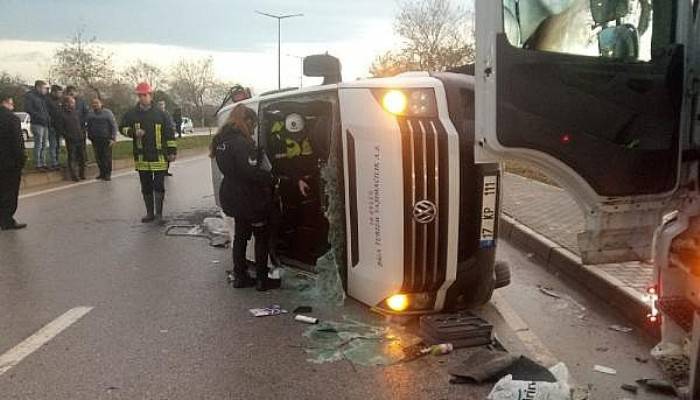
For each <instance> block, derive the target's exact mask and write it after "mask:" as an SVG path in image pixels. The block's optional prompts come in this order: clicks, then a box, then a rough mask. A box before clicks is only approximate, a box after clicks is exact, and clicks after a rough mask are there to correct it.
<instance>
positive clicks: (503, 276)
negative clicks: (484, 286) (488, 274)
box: [494, 261, 510, 289]
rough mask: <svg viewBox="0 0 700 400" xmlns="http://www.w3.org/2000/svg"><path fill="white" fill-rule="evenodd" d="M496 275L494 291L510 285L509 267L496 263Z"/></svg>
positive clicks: (501, 262)
mask: <svg viewBox="0 0 700 400" xmlns="http://www.w3.org/2000/svg"><path fill="white" fill-rule="evenodd" d="M494 270H495V271H494V274H495V275H496V289H500V288H502V287H506V286H508V285H510V265H508V264H507V263H505V262H503V261H498V262H496V265H495V268H494Z"/></svg>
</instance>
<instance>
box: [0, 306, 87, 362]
mask: <svg viewBox="0 0 700 400" xmlns="http://www.w3.org/2000/svg"><path fill="white" fill-rule="evenodd" d="M92 309H93V307H76V308H73V309H70V310H68V311H66V312H65V313H64V314H63V315H61V316H60V317H58V318H56V319H55V320H53V321H51V322H49V323H48V324H47V325H46V326H44V327H43V328H41V329H39V330H38V331H37V332H36V333H35V334H33V335H32V336H30V337H28V338H26V339H25V340H24V341H23V342H22V343H20V344H18V345H17V346H15V347H13V348H12V349H10V350H9V351H7V352H6V353H5V354H3V355H0V375H2V374H4V373H5V372H7V371H9V370H10V369H12V367H14V366H16V365H17V364H19V363H20V362H21V361H22V360H24V359H25V358H26V357H27V356H29V355H30V354H32V353H33V352H35V351H37V350H39V348H41V346H43V345H45V344H46V343H48V342H49V341H51V339H53V338H55V337H56V336H58V334H59V333H61V332H63V331H64V330H65V329H66V328H68V327H69V326H71V325H73V324H74V323H76V322H78V320H80V318H82V317H84V316H85V315H86V314H87V313H89V312H90V311H92Z"/></svg>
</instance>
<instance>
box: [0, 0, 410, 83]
mask: <svg viewBox="0 0 700 400" xmlns="http://www.w3.org/2000/svg"><path fill="white" fill-rule="evenodd" d="M397 8H398V7H397V2H396V1H395V0H247V1H246V0H198V1H180V0H172V1H168V0H140V1H136V0H0V10H2V11H1V12H0V70H5V71H8V72H10V73H12V74H20V75H21V76H22V77H24V78H25V79H27V80H29V81H33V80H35V79H38V78H43V77H44V76H43V75H46V72H47V71H48V68H49V66H50V63H51V59H50V57H51V54H52V53H53V51H54V50H55V49H56V48H57V47H58V46H60V44H61V43H62V42H65V41H66V40H68V39H69V38H70V37H71V35H72V34H73V33H74V32H75V31H76V29H78V27H81V26H82V27H84V29H85V31H86V33H87V34H88V35H90V36H93V35H94V36H96V37H97V39H98V41H99V42H100V43H101V44H102V45H103V47H105V48H106V49H107V50H108V51H110V52H111V53H113V54H114V59H115V64H116V65H117V67H123V66H124V65H126V64H128V63H129V62H131V61H133V60H134V59H136V58H141V59H144V60H146V61H149V62H152V63H155V64H159V65H160V66H162V67H166V66H168V65H170V64H172V63H173V62H175V61H177V59H179V58H181V57H185V58H194V57H202V56H209V55H210V56H212V57H214V60H215V65H216V71H217V75H218V76H219V78H221V79H225V80H231V81H240V82H242V83H244V84H249V85H253V86H254V87H256V89H258V90H267V89H270V88H275V87H276V85H277V77H276V71H277V60H276V56H277V53H276V51H277V48H276V46H277V23H276V21H275V20H273V19H271V18H266V17H263V16H260V15H257V14H255V10H260V11H264V12H268V13H272V14H293V13H303V14H304V16H303V17H300V18H292V19H289V20H285V21H282V41H283V45H282V55H283V60H282V69H283V78H282V80H283V86H292V85H298V81H299V70H300V67H299V60H298V59H295V58H294V57H291V56H285V55H286V54H292V55H299V56H303V55H308V54H313V53H319V52H325V51H328V52H329V53H331V54H333V55H336V56H338V57H339V58H340V59H341V62H342V63H343V72H344V78H345V79H346V80H350V79H355V78H357V77H364V76H367V71H368V68H369V65H370V64H371V62H372V60H373V58H374V56H376V55H377V54H379V53H381V52H383V51H385V50H388V49H390V48H392V47H393V46H394V45H395V44H396V42H397V40H396V38H395V37H394V36H393V34H392V21H393V18H394V15H395V13H396V11H397Z"/></svg>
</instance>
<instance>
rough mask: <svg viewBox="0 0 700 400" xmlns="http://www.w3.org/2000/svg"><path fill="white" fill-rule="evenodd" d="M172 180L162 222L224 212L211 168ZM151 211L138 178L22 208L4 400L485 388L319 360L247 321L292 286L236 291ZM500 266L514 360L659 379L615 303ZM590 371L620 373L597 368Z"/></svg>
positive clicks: (353, 395) (608, 388)
mask: <svg viewBox="0 0 700 400" xmlns="http://www.w3.org/2000/svg"><path fill="white" fill-rule="evenodd" d="M172 171H173V172H174V175H175V176H174V177H173V178H169V179H168V181H167V190H168V193H167V204H166V209H167V213H168V214H170V216H171V217H172V216H176V217H177V218H180V219H184V220H188V219H189V220H193V221H197V220H201V217H202V216H203V215H207V214H211V213H213V209H214V200H213V196H212V189H211V187H210V173H209V162H208V160H207V159H202V158H198V159H193V160H183V161H179V162H177V163H175V164H174V165H173V167H172ZM142 208H143V206H142V204H141V200H140V194H139V186H138V182H137V178H136V176H135V175H134V174H133V173H131V172H125V173H121V174H116V176H115V178H114V180H113V181H112V182H111V183H105V182H87V183H82V184H77V185H71V186H67V187H63V188H59V189H57V190H50V191H47V192H37V193H33V194H29V195H25V196H24V197H23V198H22V199H21V201H20V212H19V214H18V219H19V220H21V221H23V222H27V223H29V229H27V230H24V231H18V232H0V361H1V360H5V362H7V361H8V360H9V364H7V363H6V364H5V367H6V368H4V369H3V365H2V364H0V393H1V395H0V397H1V398H2V399H53V400H63V399H253V398H255V399H332V398H333V399H362V400H368V399H482V398H485V396H486V395H487V393H488V392H489V391H490V388H491V386H492V384H485V385H479V386H477V385H451V384H450V383H449V375H448V374H447V372H446V368H447V365H448V363H449V362H457V361H459V359H460V358H461V357H464V355H465V354H466V353H465V352H464V351H457V352H455V353H453V354H451V355H450V356H448V357H442V358H439V357H428V358H424V359H421V360H418V361H414V362H411V363H404V364H398V365H393V366H389V367H364V366H358V365H354V364H352V363H350V362H345V361H339V362H335V363H326V364H315V363H311V362H309V361H308V359H309V356H308V355H307V354H306V353H305V352H304V350H303V348H304V347H309V346H313V343H310V342H309V340H308V339H307V338H305V337H303V333H304V331H305V330H306V329H308V326H306V325H302V324H299V323H296V322H294V321H293V320H292V319H291V317H288V316H279V317H269V318H262V319H255V318H252V317H250V316H249V314H248V311H247V310H248V309H249V308H253V307H260V306H266V305H270V304H282V305H284V306H285V307H288V308H290V309H291V308H293V307H295V306H296V305H299V302H300V301H299V298H298V297H297V294H296V293H294V291H289V290H287V291H272V292H267V293H262V294H261V293H257V292H255V291H254V290H233V289H232V288H231V287H230V286H228V285H227V284H226V282H225V281H224V279H223V278H224V273H223V270H224V269H227V268H229V263H230V259H231V258H230V254H229V251H228V250H220V249H215V248H212V247H209V246H208V245H207V243H206V242H205V241H203V240H199V239H191V238H173V237H166V236H164V234H163V229H162V228H159V227H155V226H146V225H142V224H141V223H140V222H139V219H140V216H141V214H142V212H143V210H142ZM499 258H502V259H505V260H507V261H509V262H510V263H511V264H512V265H513V266H514V271H513V273H514V278H513V279H514V284H513V285H512V286H510V287H508V288H506V289H503V290H500V291H498V296H497V298H496V301H495V305H494V304H489V305H487V306H486V307H484V309H482V310H480V312H481V314H482V315H484V316H485V317H486V318H488V319H489V321H490V322H492V323H493V324H494V325H495V329H496V332H497V335H498V337H499V339H500V340H501V341H502V342H503V343H504V344H505V346H506V347H507V348H508V349H509V350H511V351H514V352H526V353H528V354H530V355H531V356H532V357H535V358H539V359H543V360H550V361H554V360H558V361H562V362H564V363H566V364H567V365H568V367H569V368H570V369H571V372H572V375H573V379H574V380H575V381H576V383H577V384H581V385H587V384H590V385H592V386H591V387H592V393H593V396H592V397H591V398H594V399H606V400H608V399H610V400H612V399H619V398H624V397H629V398H632V397H633V396H632V395H629V394H626V393H625V392H623V391H621V390H620V389H619V387H620V385H621V384H622V383H633V382H634V380H635V379H638V378H650V377H659V375H658V374H659V372H658V371H657V369H656V367H655V366H654V364H653V361H649V362H648V363H646V364H642V363H639V362H637V361H635V357H644V358H648V351H649V349H650V347H651V346H652V345H653V341H652V340H650V339H648V338H645V337H643V336H641V335H640V334H639V333H637V332H636V331H635V332H631V333H621V332H616V331H612V330H610V329H609V326H610V325H612V324H619V325H624V324H625V321H624V319H622V317H621V316H619V315H617V314H615V313H614V312H613V311H611V310H609V308H608V307H606V305H605V303H604V302H602V301H599V300H596V299H595V297H594V296H593V295H592V294H590V293H586V292H584V291H582V290H580V289H578V288H577V286H576V285H575V284H572V283H571V282H565V281H562V280H561V279H559V278H557V277H554V276H552V275H550V274H549V273H547V272H546V271H544V270H543V269H542V268H540V267H539V266H538V265H537V264H536V260H534V259H532V258H528V257H527V255H524V254H521V253H520V252H518V251H517V250H516V249H514V248H512V247H511V246H509V245H508V244H507V243H500V247H499ZM538 285H541V286H544V287H548V288H551V289H552V290H553V291H554V292H550V294H551V293H555V294H557V295H558V296H559V298H556V297H550V296H549V295H546V294H545V293H543V292H542V291H540V289H538ZM314 308H315V309H314V314H315V315H317V316H319V317H320V318H321V319H323V320H342V318H343V317H350V318H354V319H358V320H363V321H367V322H371V323H373V324H384V321H382V320H381V319H380V318H378V317H377V316H374V315H372V314H370V313H369V312H368V311H367V309H366V308H365V307H363V306H361V305H358V304H356V303H354V302H353V301H351V300H348V301H347V302H346V306H345V307H342V308H334V307H332V306H330V305H322V304H315V305H314ZM595 364H600V365H604V366H608V367H612V368H615V369H616V370H617V371H618V374H617V375H615V376H612V375H604V374H600V373H596V372H593V370H592V369H593V366H594V365H595ZM8 365H9V368H7V366H8ZM634 398H636V399H643V400H646V399H665V398H668V397H664V396H657V395H649V394H646V393H643V392H640V394H639V395H637V396H634Z"/></svg>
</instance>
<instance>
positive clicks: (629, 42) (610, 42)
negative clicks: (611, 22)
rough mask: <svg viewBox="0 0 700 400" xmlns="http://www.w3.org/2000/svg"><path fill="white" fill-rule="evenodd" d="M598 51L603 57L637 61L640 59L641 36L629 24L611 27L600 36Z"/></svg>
mask: <svg viewBox="0 0 700 400" xmlns="http://www.w3.org/2000/svg"><path fill="white" fill-rule="evenodd" d="M598 49H599V51H600V55H601V57H607V58H614V59H622V60H629V59H633V60H636V59H637V58H638V57H639V35H638V34H637V29H636V28H635V27H634V26H632V25H629V24H624V25H619V26H611V27H608V28H605V29H603V30H602V31H601V32H600V33H599V34H598Z"/></svg>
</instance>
